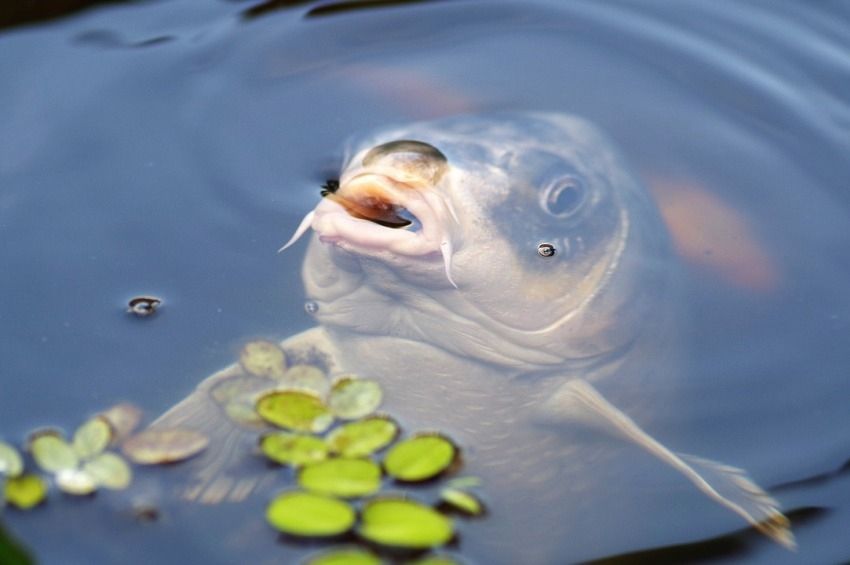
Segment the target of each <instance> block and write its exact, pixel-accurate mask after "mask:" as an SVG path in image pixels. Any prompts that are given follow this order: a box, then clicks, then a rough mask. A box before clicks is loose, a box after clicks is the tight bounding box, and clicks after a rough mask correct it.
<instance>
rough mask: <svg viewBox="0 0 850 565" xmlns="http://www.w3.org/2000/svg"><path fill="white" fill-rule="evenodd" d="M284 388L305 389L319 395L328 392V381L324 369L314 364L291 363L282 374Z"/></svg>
mask: <svg viewBox="0 0 850 565" xmlns="http://www.w3.org/2000/svg"><path fill="white" fill-rule="evenodd" d="M283 384H284V385H285V386H286V388H290V389H294V390H306V391H308V392H312V393H315V394H317V395H319V396H324V395H325V394H327V392H328V388H329V383H328V379H327V377H325V373H324V371H322V370H321V369H320V368H318V367H316V366H315V365H293V366H292V367H290V368H289V369H287V370H286V373H285V374H284V375H283Z"/></svg>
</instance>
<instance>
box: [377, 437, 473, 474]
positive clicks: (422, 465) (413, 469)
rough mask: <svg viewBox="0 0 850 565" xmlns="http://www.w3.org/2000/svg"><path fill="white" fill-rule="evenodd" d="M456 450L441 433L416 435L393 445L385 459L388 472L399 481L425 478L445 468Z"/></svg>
mask: <svg viewBox="0 0 850 565" xmlns="http://www.w3.org/2000/svg"><path fill="white" fill-rule="evenodd" d="M456 455H457V450H456V449H455V446H454V444H453V443H452V442H450V441H449V440H447V439H446V438H444V437H443V436H440V435H419V436H415V437H412V438H410V439H406V440H404V441H401V442H399V443H397V444H395V445H394V446H393V447H392V448H391V449H390V450H389V452H387V456H386V458H385V459H384V469H386V471H387V474H388V475H390V476H391V477H393V478H395V479H399V480H401V481H411V482H413V481H424V480H427V479H430V478H432V477H435V476H437V475H438V474H440V473H442V472H443V471H445V470H446V469H447V468H448V467H449V466H450V465H451V464H452V462H453V461H454V459H455V456H456Z"/></svg>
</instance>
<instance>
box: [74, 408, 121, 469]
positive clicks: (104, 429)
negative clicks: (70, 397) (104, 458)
mask: <svg viewBox="0 0 850 565" xmlns="http://www.w3.org/2000/svg"><path fill="white" fill-rule="evenodd" d="M111 440H112V428H111V427H110V426H109V423H108V422H107V421H106V419H105V418H101V417H97V416H95V417H94V418H92V419H91V420H89V421H87V422H85V423H84V424H83V425H82V426H80V427H79V428H77V431H75V432H74V438H73V439H72V441H71V446H72V447H73V448H74V451H75V452H76V453H77V456H78V457H80V458H81V459H89V458H91V457H94V456H95V455H97V454H98V453H101V452H102V451H103V450H104V449H106V446H108V445H109V442H110V441H111Z"/></svg>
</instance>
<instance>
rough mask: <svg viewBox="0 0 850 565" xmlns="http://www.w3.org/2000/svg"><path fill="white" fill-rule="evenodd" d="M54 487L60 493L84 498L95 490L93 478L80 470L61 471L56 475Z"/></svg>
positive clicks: (95, 483)
mask: <svg viewBox="0 0 850 565" xmlns="http://www.w3.org/2000/svg"><path fill="white" fill-rule="evenodd" d="M56 486H58V487H59V489H60V490H61V491H62V492H65V493H68V494H73V495H77V496H85V495H87V494H91V493H93V492H94V491H96V490H97V482H95V480H94V477H92V476H91V475H89V474H88V473H87V472H85V471H83V470H82V469H62V470H61V471H59V472H58V473H56Z"/></svg>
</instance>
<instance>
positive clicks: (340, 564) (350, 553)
mask: <svg viewBox="0 0 850 565" xmlns="http://www.w3.org/2000/svg"><path fill="white" fill-rule="evenodd" d="M381 563H382V561H381V560H380V559H379V558H378V556H377V555H375V554H374V553H372V552H371V551H366V550H365V549H360V548H357V547H339V548H336V549H331V550H329V551H325V552H323V553H320V554H318V555H316V556H314V557H312V558H310V559H308V560H307V562H306V563H305V564H304V565H381Z"/></svg>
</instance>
